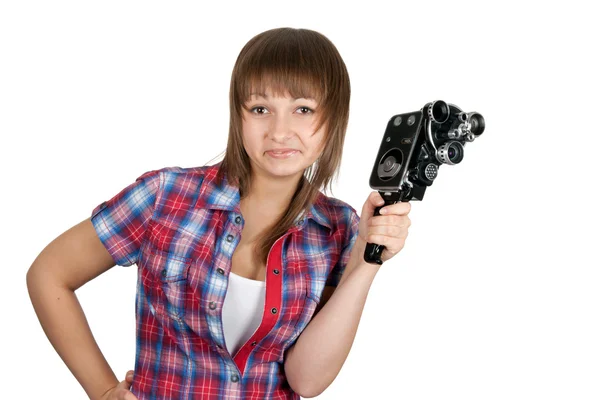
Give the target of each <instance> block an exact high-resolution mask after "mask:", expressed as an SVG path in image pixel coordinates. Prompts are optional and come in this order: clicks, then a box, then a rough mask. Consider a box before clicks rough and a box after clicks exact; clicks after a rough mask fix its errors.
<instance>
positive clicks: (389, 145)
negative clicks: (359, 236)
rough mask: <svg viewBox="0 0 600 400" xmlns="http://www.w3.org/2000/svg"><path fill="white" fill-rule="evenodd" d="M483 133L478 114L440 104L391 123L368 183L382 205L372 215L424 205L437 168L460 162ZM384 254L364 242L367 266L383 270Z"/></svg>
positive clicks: (400, 117) (482, 121)
mask: <svg viewBox="0 0 600 400" xmlns="http://www.w3.org/2000/svg"><path fill="white" fill-rule="evenodd" d="M484 129H485V120H484V119H483V116H482V115H481V114H479V113H477V112H464V111H462V110H461V109H460V108H458V107H457V106H455V105H453V104H450V103H446V102H445V101H442V100H436V101H433V102H431V103H427V104H425V106H424V107H423V108H422V109H421V110H418V111H413V112H409V113H406V114H398V115H394V116H393V117H392V118H390V120H389V121H388V124H387V128H386V129H385V133H384V135H383V140H382V141H381V145H380V146H379V152H378V153H377V158H376V159H375V165H374V166H373V171H372V172H371V178H370V179H369V186H371V188H372V189H374V190H377V191H379V194H381V197H383V199H384V200H385V204H384V205H383V206H381V207H377V208H376V209H375V213H374V215H380V214H379V210H380V209H381V208H383V207H385V206H386V205H389V204H394V203H397V202H399V201H411V200H423V196H424V195H425V189H427V186H431V184H432V183H433V181H434V180H435V178H436V177H437V174H438V169H439V167H440V165H442V164H447V165H455V164H458V163H459V162H461V161H462V159H463V156H464V146H465V144H466V142H472V141H474V140H475V139H476V138H478V137H479V136H480V135H481V134H482V133H483V131H484ZM384 249H385V246H381V245H377V244H374V243H367V246H366V248H365V255H364V259H365V261H366V262H368V263H371V264H380V265H381V264H382V261H381V253H383V250H384Z"/></svg>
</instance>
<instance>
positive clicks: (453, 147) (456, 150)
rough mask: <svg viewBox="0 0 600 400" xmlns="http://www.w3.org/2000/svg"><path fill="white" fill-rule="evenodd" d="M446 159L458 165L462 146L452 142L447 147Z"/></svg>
mask: <svg viewBox="0 0 600 400" xmlns="http://www.w3.org/2000/svg"><path fill="white" fill-rule="evenodd" d="M459 146H460V147H459ZM448 158H449V159H450V161H451V162H452V163H453V164H458V163H459V162H461V160H462V146H461V145H460V143H457V142H452V143H451V144H450V147H448Z"/></svg>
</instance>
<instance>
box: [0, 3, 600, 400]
mask: <svg viewBox="0 0 600 400" xmlns="http://www.w3.org/2000/svg"><path fill="white" fill-rule="evenodd" d="M588 4H591V2H589V3H586V2H580V1H570V2H553V1H550V2H545V3H542V2H533V1H530V2H527V1H519V2H510V1H504V2H499V3H494V4H491V2H490V3H489V4H488V3H487V2H486V3H484V2H468V1H428V2H411V3H410V4H409V3H407V2H406V3H405V2H402V3H401V2H396V3H391V2H390V3H389V4H387V2H377V1H369V2H359V3H356V4H351V3H348V2H337V3H331V4H323V3H318V2H312V1H302V2H269V1H262V2H251V1H247V2H235V3H234V2H222V3H219V5H217V2H203V3H200V2H177V3H174V2H171V3H167V2H163V3H160V4H159V3H158V2H132V1H118V2H117V1H104V2H101V3H100V2H80V1H71V2H67V1H53V2H30V1H20V2H8V1H5V2H2V3H1V5H0V138H1V144H0V152H1V153H0V155H1V157H0V163H1V169H0V171H1V174H2V175H1V178H2V196H0V201H1V204H0V213H1V214H0V221H1V223H2V227H3V229H2V231H1V235H2V238H1V241H0V245H1V246H2V255H3V262H2V264H3V265H2V267H3V268H2V278H3V279H2V281H3V285H2V290H1V291H0V296H1V300H0V301H1V304H2V305H3V306H4V307H3V315H2V322H1V324H2V329H1V330H0V335H2V338H1V341H0V346H1V347H0V354H2V356H1V357H2V360H3V364H4V366H5V368H4V372H3V376H2V378H0V379H1V380H2V388H3V389H2V390H3V395H2V397H3V398H4V397H6V398H9V397H8V396H7V394H9V393H10V394H15V395H14V396H13V397H10V398H27V399H34V398H35V399H42V398H44V399H46V398H48V399H82V398H85V397H86V396H85V393H84V391H83V389H82V388H81V386H80V385H79V384H78V382H77V381H76V380H75V379H74V377H73V375H72V374H71V373H70V371H69V370H68V369H67V367H66V366H65V364H64V363H63V362H62V360H61V359H60V357H59V356H58V354H57V353H56V352H55V350H54V349H53V347H52V346H51V344H50V342H49V341H48V339H47V338H46V336H45V335H44V333H43V330H42V328H41V326H40V324H39V322H38V319H37V317H36V315H35V313H34V310H33V307H32V305H31V302H30V300H29V296H28V293H27V287H26V284H25V274H26V272H27V269H28V268H29V267H30V265H31V263H32V262H33V260H34V259H35V257H37V255H38V254H39V252H40V251H42V249H43V248H44V247H45V246H46V245H47V244H48V243H49V242H50V241H51V240H53V239H54V238H55V237H57V236H58V235H59V234H61V233H62V232H64V231H65V230H67V229H68V228H70V227H71V226H73V225H75V224H76V223H78V222H80V221H81V220H83V219H85V218H88V217H89V216H90V213H91V211H92V209H93V208H94V207H95V206H96V205H98V204H99V203H101V202H102V201H104V200H107V199H109V198H111V197H112V196H114V195H115V194H116V193H118V192H119V191H120V190H121V189H122V188H124V187H125V186H127V185H128V184H129V183H131V182H133V180H134V179H135V178H136V177H138V176H139V175H141V174H142V173H143V172H145V171H148V170H151V169H158V168H162V167H165V166H181V167H191V166H199V165H204V164H206V163H207V162H208V161H210V160H211V159H213V158H215V157H216V156H218V155H219V154H220V153H221V152H222V151H223V150H224V149H225V145H226V141H227V132H228V122H229V120H228V118H229V108H228V90H229V80H230V77H231V70H232V67H233V64H234V62H235V59H236V57H237V55H238V53H239V51H240V50H241V48H242V47H243V45H244V44H245V43H246V42H247V41H248V40H250V38H252V37H253V36H254V35H256V34H258V33H260V32H262V31H265V30H268V29H272V28H276V27H283V26H290V27H294V28H308V29H313V30H317V31H319V32H321V33H323V34H324V35H326V36H327V37H328V38H329V39H331V40H332V41H333V43H334V44H335V45H336V46H337V48H338V50H339V52H340V53H341V55H342V57H343V58H344V60H345V62H346V66H347V68H348V70H349V74H350V79H351V84H352V99H351V114H350V122H349V127H348V130H347V137H346V142H345V147H344V157H343V164H342V168H341V174H340V179H339V180H338V182H337V184H336V185H335V186H334V189H335V190H334V196H335V197H338V198H340V199H342V200H344V201H346V202H348V203H349V204H351V205H352V206H353V207H355V208H356V209H357V210H358V211H359V212H360V210H361V208H362V205H363V203H364V201H365V200H366V198H367V196H368V194H369V193H370V191H371V189H370V187H369V185H368V180H369V175H370V172H371V168H372V165H373V162H374V158H375V156H376V154H377V150H378V147H379V143H380V141H381V138H382V135H383V132H384V129H385V126H386V124H387V121H388V119H389V118H390V117H391V116H392V115H394V114H399V113H405V112H409V111H415V110H418V109H420V108H421V107H422V106H423V105H424V104H425V103H427V102H429V101H433V100H437V99H442V100H445V101H447V102H450V103H452V104H456V105H458V106H459V107H461V108H462V109H463V110H465V111H478V112H480V113H482V114H483V116H484V118H485V121H486V130H485V132H484V134H483V135H482V136H481V137H480V138H479V139H478V140H476V141H475V142H473V143H468V144H467V146H466V147H465V157H464V160H463V162H462V163H460V164H459V165H455V166H442V167H441V168H440V173H439V175H438V178H437V180H436V181H435V184H434V185H433V186H431V187H430V188H429V189H428V190H427V192H426V195H425V198H424V200H423V201H422V202H412V206H413V208H412V212H411V213H410V218H411V220H412V226H411V227H410V229H409V236H408V239H407V241H406V245H405V248H404V249H403V250H402V251H401V252H400V254H398V255H397V256H396V257H395V258H393V259H392V260H390V261H389V262H387V263H386V264H384V266H383V267H382V268H381V270H380V272H379V274H378V275H377V277H376V278H375V281H374V283H373V285H372V287H371V290H370V292H369V297H368V299H367V303H366V306H365V309H364V313H363V316H362V320H361V323H360V326H359V329H358V333H357V336H356V339H355V341H354V345H353V347H352V350H351V352H350V355H349V356H348V359H347V361H346V363H345V364H344V367H343V369H342V370H341V372H340V374H339V375H338V377H337V379H336V380H335V381H334V383H333V384H332V385H331V386H330V387H329V388H328V389H327V390H326V391H325V392H324V393H323V394H322V395H320V396H319V397H318V398H319V399H323V400H325V399H363V398H385V399H406V400H425V399H435V400H439V399H461V400H467V399H477V400H480V399H486V400H487V399H509V398H510V399H579V400H583V399H598V398H600V378H599V376H600V343H599V338H600V320H599V313H600V306H599V305H600V272H599V270H598V269H599V266H600V263H599V262H598V258H597V250H595V249H594V248H595V247H596V246H595V245H596V242H597V240H598V237H599V235H598V223H599V222H600V218H599V213H598V208H597V205H598V191H597V185H598V181H599V179H598V176H597V172H598V168H597V161H598V156H599V155H600V154H599V153H598V146H600V140H599V138H598V134H599V133H600V132H598V106H599V102H598V89H599V85H598V70H600V68H599V67H600V66H599V65H598V61H597V59H596V58H595V57H596V56H597V53H598V44H597V39H598V37H600V32H599V30H598V28H597V24H596V22H597V21H596V16H597V13H596V12H593V11H592V8H591V6H589V5H588ZM594 26H596V27H594ZM136 272H137V267H136V266H133V267H130V268H119V267H117V268H113V269H111V270H110V271H108V272H107V273H105V274H103V275H101V276H100V277H98V278H97V279H94V280H93V281H91V282H89V283H88V284H86V285H85V286H84V287H82V288H80V289H79V290H78V291H77V292H76V294H77V296H78V298H79V301H80V302H81V304H82V306H83V308H84V311H85V313H86V316H87V319H88V321H89V323H90V325H91V327H92V331H93V333H94V336H95V338H96V340H97V342H98V344H99V346H100V348H101V349H102V351H103V353H104V355H105V357H106V358H107V360H108V361H109V363H110V365H111V367H112V368H113V370H114V371H115V373H116V374H117V376H118V378H119V379H120V380H121V379H124V374H125V372H126V371H127V370H129V369H132V368H133V366H134V361H135V360H134V357H135V324H134V321H135V320H134V318H135V315H134V312H135V310H134V299H135V280H136ZM17 394H19V395H17Z"/></svg>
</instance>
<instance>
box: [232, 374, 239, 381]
mask: <svg viewBox="0 0 600 400" xmlns="http://www.w3.org/2000/svg"><path fill="white" fill-rule="evenodd" d="M239 380H240V377H239V376H237V374H234V375H231V382H237V381H239Z"/></svg>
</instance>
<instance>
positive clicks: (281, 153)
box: [267, 149, 300, 158]
mask: <svg viewBox="0 0 600 400" xmlns="http://www.w3.org/2000/svg"><path fill="white" fill-rule="evenodd" d="M298 153H300V152H299V151H298V150H292V149H287V150H269V151H267V154H268V155H269V156H271V157H274V158H288V157H292V156H294V155H296V154H298Z"/></svg>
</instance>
